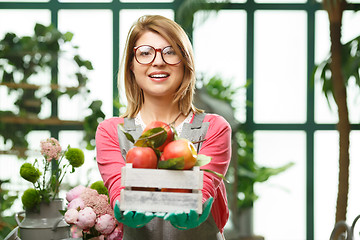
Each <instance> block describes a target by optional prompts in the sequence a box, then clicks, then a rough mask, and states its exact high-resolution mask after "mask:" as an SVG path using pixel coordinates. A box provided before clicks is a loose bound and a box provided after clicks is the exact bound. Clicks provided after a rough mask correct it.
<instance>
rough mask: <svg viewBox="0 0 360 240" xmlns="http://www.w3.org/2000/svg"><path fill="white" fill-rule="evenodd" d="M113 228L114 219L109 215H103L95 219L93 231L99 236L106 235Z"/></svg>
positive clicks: (114, 224)
mask: <svg viewBox="0 0 360 240" xmlns="http://www.w3.org/2000/svg"><path fill="white" fill-rule="evenodd" d="M115 227H116V222H115V219H114V218H113V217H112V216H111V215H109V214H104V215H102V216H100V217H98V218H97V219H96V223H95V229H96V230H97V231H98V232H100V233H101V234H105V235H108V234H110V233H111V232H112V231H113V230H114V228H115Z"/></svg>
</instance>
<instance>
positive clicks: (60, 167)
mask: <svg viewBox="0 0 360 240" xmlns="http://www.w3.org/2000/svg"><path fill="white" fill-rule="evenodd" d="M40 145H41V155H42V156H43V159H42V161H41V162H40V161H39V160H38V159H35V161H34V163H33V164H31V163H24V164H22V166H21V167H20V176H21V177H22V178H24V179H25V180H27V181H29V182H31V183H32V184H33V188H29V189H27V190H26V191H25V192H24V194H23V195H22V197H21V201H22V203H23V206H24V208H25V209H27V210H30V209H36V207H37V206H39V203H40V202H47V203H49V202H50V201H51V200H54V199H55V198H56V197H58V193H59V190H60V185H61V182H62V181H63V179H64V177H65V175H66V173H67V171H68V169H69V168H71V173H73V172H75V168H78V167H80V166H82V165H83V163H84V152H83V151H82V150H81V149H79V148H71V147H70V146H68V147H67V149H66V150H65V151H62V148H61V146H60V144H59V141H58V140H57V139H55V138H48V139H46V140H44V141H41V144H40ZM64 158H65V159H67V161H64ZM40 165H41V167H43V171H42V172H41V171H40V170H39V167H40Z"/></svg>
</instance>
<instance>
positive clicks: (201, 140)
mask: <svg viewBox="0 0 360 240" xmlns="http://www.w3.org/2000/svg"><path fill="white" fill-rule="evenodd" d="M204 141H206V138H204V139H200V140H199V141H196V142H192V143H193V144H197V143H201V142H204Z"/></svg>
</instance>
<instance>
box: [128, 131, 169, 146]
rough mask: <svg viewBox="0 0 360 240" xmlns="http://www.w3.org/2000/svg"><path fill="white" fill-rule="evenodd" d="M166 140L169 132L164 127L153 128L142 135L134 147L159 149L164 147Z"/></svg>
mask: <svg viewBox="0 0 360 240" xmlns="http://www.w3.org/2000/svg"><path fill="white" fill-rule="evenodd" d="M166 138H167V132H166V131H165V130H164V129H163V128H162V127H157V128H152V129H149V130H148V131H146V132H144V133H143V134H141V136H140V137H139V139H138V140H137V141H136V142H135V143H134V146H137V147H152V148H158V147H160V146H161V145H163V143H164V142H165V140H166Z"/></svg>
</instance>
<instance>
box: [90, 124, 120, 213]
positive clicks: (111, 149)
mask: <svg viewBox="0 0 360 240" xmlns="http://www.w3.org/2000/svg"><path fill="white" fill-rule="evenodd" d="M119 123H123V119H122V118H110V119H107V120H105V121H103V122H101V123H100V124H99V126H98V128H97V130H96V136H95V140H96V160H97V163H98V168H99V172H100V174H101V177H102V179H103V181H104V184H105V186H106V187H107V189H108V190H109V197H110V204H111V206H112V207H114V205H115V202H116V200H120V190H121V189H122V188H124V187H122V186H121V168H122V167H123V166H125V160H124V158H123V157H122V155H121V150H120V146H119V140H118V134H117V125H118V124H119Z"/></svg>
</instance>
